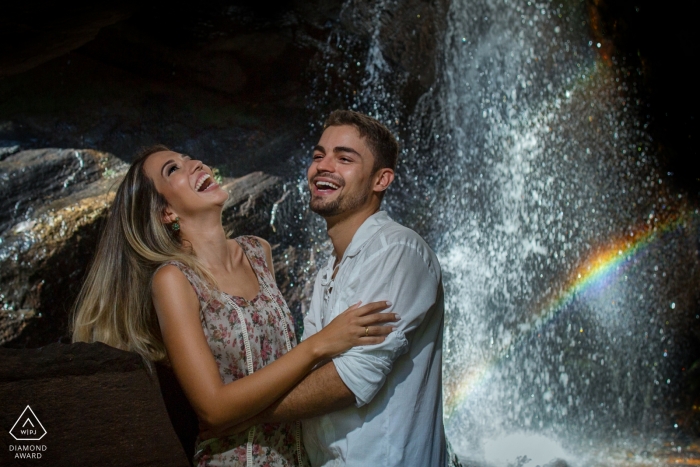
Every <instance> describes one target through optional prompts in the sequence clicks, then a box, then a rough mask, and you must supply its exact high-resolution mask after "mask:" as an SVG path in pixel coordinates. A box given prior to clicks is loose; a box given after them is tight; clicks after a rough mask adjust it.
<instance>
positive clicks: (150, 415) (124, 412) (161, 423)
mask: <svg viewBox="0 0 700 467" xmlns="http://www.w3.org/2000/svg"><path fill="white" fill-rule="evenodd" d="M0 359H1V361H2V365H1V366H0V400H2V401H3V410H2V411H1V413H0V426H2V427H3V429H2V430H0V431H2V433H1V434H0V464H2V465H7V466H14V465H17V466H20V465H22V466H26V465H27V464H28V463H29V462H32V461H31V460H27V458H22V457H21V456H22V455H23V454H24V455H26V454H30V455H31V454H32V453H34V454H36V455H40V458H38V460H35V461H33V462H36V463H38V464H40V465H50V466H66V467H73V466H76V465H100V466H114V467H117V466H124V467H127V466H129V467H130V466H134V465H139V466H144V467H145V466H153V467H161V466H173V467H175V466H178V467H180V466H181V467H187V466H188V465H190V462H189V459H188V457H187V454H186V453H185V449H183V446H182V444H181V441H180V440H179V439H178V434H176V431H175V429H174V428H173V425H172V423H171V421H170V420H171V419H170V417H169V415H168V410H167V409H166V405H165V404H164V402H163V397H162V396H161V392H160V386H159V382H158V377H157V376H156V374H155V373H151V372H149V370H148V369H147V368H146V366H145V365H144V363H143V361H142V359H141V358H140V357H139V356H138V355H136V354H134V353H130V352H124V351H121V350H118V349H115V348H112V347H109V346H107V345H104V344H101V343H96V344H85V343H78V344H72V345H65V344H51V345H48V346H46V347H43V348H40V349H34V350H27V349H7V348H0ZM169 400H173V399H172V398H170V399H169ZM27 407H29V408H30V410H29V411H27ZM171 411H173V412H174V413H180V414H182V413H188V411H189V413H190V417H189V419H188V420H189V422H188V423H189V429H190V435H189V436H187V435H185V436H184V437H183V440H185V441H184V442H185V443H186V444H187V447H188V449H189V451H190V452H192V449H193V443H194V437H193V436H192V434H191V433H192V429H193V428H194V429H196V418H192V417H193V415H192V414H193V412H192V411H191V408H190V407H189V405H188V404H186V401H185V404H184V405H180V406H179V407H178V408H176V407H171ZM30 412H31V413H30ZM32 416H33V417H32ZM27 417H30V421H29V422H27ZM185 418H187V417H183V416H182V415H180V422H181V420H182V419H185ZM37 421H38V423H37ZM21 425H24V426H25V427H26V428H27V429H29V427H30V426H31V427H34V428H35V429H36V431H37V434H35V435H26V434H22V433H21V432H20V431H19V428H20V426H21ZM181 426H182V424H181ZM10 432H12V433H10ZM180 433H183V431H182V430H180ZM195 434H196V433H195ZM13 435H14V436H13ZM15 437H17V438H20V439H19V440H18V439H15ZM23 438H34V439H31V440H25V439H23ZM36 438H40V439H36ZM30 459H31V458H30ZM34 459H37V458H36V457H34Z"/></svg>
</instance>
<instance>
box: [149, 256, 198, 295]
mask: <svg viewBox="0 0 700 467" xmlns="http://www.w3.org/2000/svg"><path fill="white" fill-rule="evenodd" d="M183 279H185V280H186V282H189V283H190V284H191V285H192V286H193V287H195V289H198V288H201V286H202V285H203V281H202V279H201V278H200V277H199V275H198V274H197V273H196V272H195V271H194V270H193V269H192V268H191V267H189V266H187V265H186V264H185V263H183V262H181V261H177V260H172V261H166V262H165V263H163V264H161V265H160V266H158V269H156V271H155V272H154V273H153V284H154V285H155V284H156V283H157V282H158V283H160V284H164V283H167V284H173V285H174V284H185V282H183Z"/></svg>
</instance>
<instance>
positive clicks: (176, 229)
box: [170, 217, 180, 232]
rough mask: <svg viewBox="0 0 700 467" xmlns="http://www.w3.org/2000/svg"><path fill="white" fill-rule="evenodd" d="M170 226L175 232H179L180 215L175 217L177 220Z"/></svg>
mask: <svg viewBox="0 0 700 467" xmlns="http://www.w3.org/2000/svg"><path fill="white" fill-rule="evenodd" d="M170 228H171V229H173V232H177V231H178V230H180V218H179V217H176V218H175V222H173V223H172V224H171V225H170Z"/></svg>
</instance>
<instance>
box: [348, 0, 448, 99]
mask: <svg viewBox="0 0 700 467" xmlns="http://www.w3.org/2000/svg"><path fill="white" fill-rule="evenodd" d="M449 3H450V2H449V1H447V0H431V1H425V0H407V1H403V2H401V7H400V8H397V7H396V5H395V4H394V3H391V2H369V1H367V0H351V1H350V2H348V3H347V4H346V6H345V8H343V10H342V13H341V15H340V21H341V23H342V24H343V26H344V27H345V28H346V29H348V30H349V31H352V32H354V33H356V34H358V35H361V36H362V35H364V36H365V37H366V36H369V35H371V34H374V33H375V31H377V30H378V36H379V37H378V39H379V43H380V44H381V45H380V47H381V52H382V54H383V56H384V58H385V59H387V60H388V61H389V62H391V63H393V64H395V65H397V66H398V71H401V72H403V74H404V75H405V79H406V84H405V89H404V91H403V94H404V96H405V98H406V99H408V102H405V104H408V106H409V107H412V105H413V103H415V101H416V100H417V98H418V97H419V96H420V95H421V94H423V93H424V92H425V91H427V90H428V88H430V86H432V85H433V83H434V82H435V73H436V65H437V63H438V55H439V53H440V46H441V45H442V44H441V43H440V42H439V41H438V36H439V33H440V31H444V30H445V27H446V15H447V10H448V8H449Z"/></svg>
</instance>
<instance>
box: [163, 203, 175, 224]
mask: <svg viewBox="0 0 700 467" xmlns="http://www.w3.org/2000/svg"><path fill="white" fill-rule="evenodd" d="M175 219H178V215H177V214H175V212H174V211H173V210H172V209H170V208H169V207H167V208H165V209H164V210H163V217H162V220H163V223H164V224H172V223H173V222H175Z"/></svg>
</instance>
